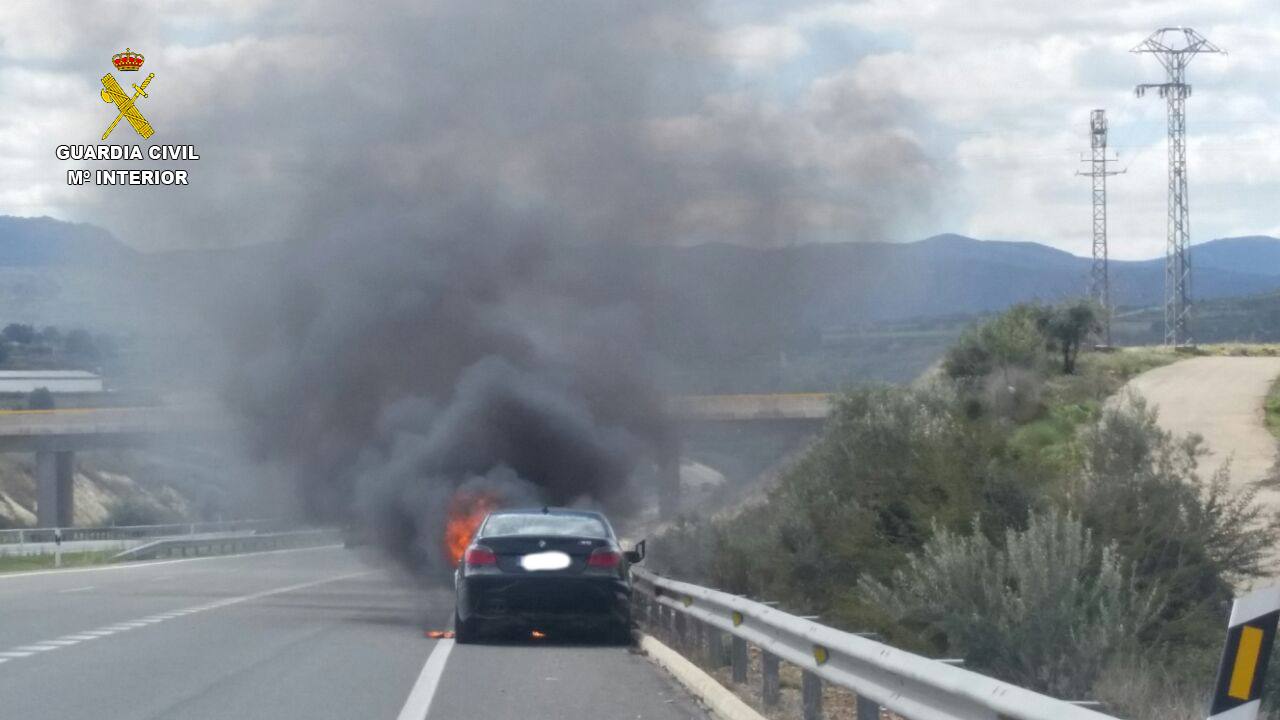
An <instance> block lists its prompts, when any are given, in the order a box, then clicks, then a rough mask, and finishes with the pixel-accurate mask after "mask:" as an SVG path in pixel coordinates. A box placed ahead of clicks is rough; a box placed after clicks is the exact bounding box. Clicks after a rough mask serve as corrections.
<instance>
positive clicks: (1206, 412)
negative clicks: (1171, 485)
mask: <svg viewBox="0 0 1280 720" xmlns="http://www.w3.org/2000/svg"><path fill="white" fill-rule="evenodd" d="M1277 376H1280V358H1272V357H1198V358H1190V359H1187V360H1183V361H1181V362H1176V363H1174V364H1172V365H1166V366H1164V367H1160V368H1156V369H1155V370H1151V371H1149V372H1145V373H1143V374H1141V375H1139V376H1138V377H1136V378H1134V379H1133V380H1132V381H1130V382H1129V385H1128V387H1129V388H1132V389H1133V390H1136V391H1137V392H1138V393H1140V394H1141V395H1142V396H1143V397H1145V398H1147V400H1148V401H1149V402H1150V403H1151V404H1152V405H1153V406H1155V407H1157V408H1158V409H1159V412H1160V425H1161V427H1163V428H1164V429H1166V430H1169V431H1171V432H1173V433H1175V434H1177V435H1183V434H1186V433H1189V432H1194V433H1199V434H1200V435H1202V436H1203V437H1204V439H1205V443H1206V444H1207V445H1208V448H1209V450H1210V452H1211V453H1212V454H1211V455H1210V456H1209V457H1208V458H1206V459H1205V461H1204V462H1203V463H1202V465H1201V468H1202V469H1204V470H1206V471H1212V470H1213V469H1214V468H1216V467H1217V466H1218V465H1220V464H1221V463H1222V462H1223V461H1224V460H1226V459H1227V458H1228V457H1230V458H1231V480H1232V484H1233V485H1236V486H1241V485H1244V484H1246V483H1250V482H1254V481H1256V480H1261V479H1262V478H1264V477H1266V475H1267V474H1268V471H1269V470H1270V469H1271V466H1272V464H1273V463H1275V460H1276V447H1277V446H1276V438H1275V437H1274V436H1272V435H1271V433H1270V432H1268V431H1267V428H1266V426H1265V425H1263V412H1262V403H1263V401H1264V399H1265V398H1266V395H1267V390H1268V389H1270V387H1271V382H1272V381H1273V380H1275V378H1276V377H1277ZM1267 494H1268V495H1269V498H1268V500H1269V502H1271V503H1272V504H1274V505H1276V506H1277V507H1280V493H1267Z"/></svg>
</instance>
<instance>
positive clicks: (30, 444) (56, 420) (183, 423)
mask: <svg viewBox="0 0 1280 720" xmlns="http://www.w3.org/2000/svg"><path fill="white" fill-rule="evenodd" d="M226 429H227V428H226V425H225V424H223V423H220V422H218V420H217V419H216V414H215V413H213V412H212V411H211V410H209V409H204V408H180V407H163V406H155V407H116V408H68V409H63V410H0V452H6V453H14V452H21V453H34V454H35V456H36V524H37V525H38V526H39V527H69V526H70V525H71V524H72V522H71V518H72V515H73V509H74V507H75V504H74V484H73V482H72V481H73V477H74V472H75V453H76V451H78V450H95V449H102V448H116V447H131V446H138V445H143V444H146V443H148V442H153V441H154V440H155V439H156V438H158V437H163V436H182V435H200V434H206V433H210V432H215V431H220V430H222V431H225V430H226Z"/></svg>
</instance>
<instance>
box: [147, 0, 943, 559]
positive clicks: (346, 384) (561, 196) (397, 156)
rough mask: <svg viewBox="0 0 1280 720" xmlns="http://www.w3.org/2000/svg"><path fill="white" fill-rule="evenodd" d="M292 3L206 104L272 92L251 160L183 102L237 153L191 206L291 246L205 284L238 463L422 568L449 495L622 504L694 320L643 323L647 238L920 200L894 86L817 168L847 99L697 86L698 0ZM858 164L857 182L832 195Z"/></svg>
mask: <svg viewBox="0 0 1280 720" xmlns="http://www.w3.org/2000/svg"><path fill="white" fill-rule="evenodd" d="M312 5H315V7H314V8H312V9H323V10H324V12H316V13H308V14H307V15H306V17H307V18H309V19H308V20H306V21H305V22H304V21H300V20H298V19H297V18H294V20H293V21H292V22H291V24H289V32H288V33H286V34H283V35H281V36H280V38H281V39H278V40H272V39H271V38H272V37H273V35H272V34H271V33H266V37H267V38H268V40H267V41H266V46H265V47H266V51H265V52H261V53H260V54H259V55H257V56H256V62H255V63H254V64H252V65H250V66H249V67H247V68H246V72H248V73H249V75H250V77H248V78H246V79H244V80H243V81H242V86H241V87H244V88H247V89H246V90H244V91H242V92H244V93H246V96H243V97H242V96H241V95H238V94H235V93H233V94H232V95H231V96H230V97H228V98H226V99H225V103H224V106H225V107H229V108H231V110H230V111H229V112H230V113H231V115H232V117H243V115H244V107H245V106H246V105H247V103H249V101H250V100H255V99H256V100H262V99H263V98H264V95H263V90H264V89H267V88H270V89H272V92H274V93H278V94H279V97H276V98H274V99H273V100H272V101H271V102H272V103H274V104H273V107H274V108H276V110H277V111H279V113H280V114H279V116H274V117H273V116H267V115H264V116H262V117H260V118H259V119H257V120H256V121H255V122H257V123H258V127H257V128H256V129H255V131H256V132H261V133H263V134H264V135H266V136H268V137H272V138H275V139H276V141H278V142H279V146H278V147H272V148H269V149H266V150H264V151H263V152H262V153H261V154H260V155H257V156H252V157H249V156H246V155H245V153H244V151H243V150H242V149H236V146H235V142H234V141H233V140H232V139H231V138H230V137H229V136H228V134H227V133H226V132H225V129H222V128H219V127H217V126H215V125H213V124H211V121H208V120H199V119H197V118H196V116H195V115H192V117H191V123H192V130H191V132H192V133H193V136H194V137H196V138H201V139H198V140H197V142H198V143H203V144H202V145H201V147H202V148H205V149H204V157H208V158H213V157H217V156H218V154H219V151H221V150H224V149H225V151H226V154H227V156H228V157H231V158H236V159H237V160H238V161H239V162H240V163H242V170H243V174H242V175H241V178H242V179H243V182H244V183H247V184H249V185H251V186H252V187H254V188H256V189H257V192H258V193H259V194H260V195H261V197H259V198H258V199H257V200H255V201H252V202H251V203H250V207H251V208H252V210H253V211H252V212H244V211H238V212H236V213H232V214H231V216H228V214H227V213H226V212H225V208H222V207H219V206H216V205H209V206H207V207H201V208H190V209H189V210H190V213H189V214H188V215H186V217H187V218H188V220H190V219H191V218H194V219H196V221H197V222H196V223H195V225H196V226H197V229H196V230H195V232H203V231H205V230H207V228H216V229H218V230H219V231H220V232H222V233H225V234H226V236H227V237H234V238H237V239H238V240H241V241H244V242H252V241H255V240H261V239H268V238H264V237H262V234H263V233H267V234H269V235H271V236H274V237H275V238H278V237H286V238H289V242H287V243H286V244H285V245H283V246H282V247H281V248H280V249H279V252H271V253H263V254H262V256H261V257H260V261H259V262H257V263H256V265H255V267H254V268H253V270H252V271H251V272H244V271H243V269H241V271H239V272H238V274H237V276H236V277H235V281H234V287H235V290H234V292H233V293H232V294H231V298H230V299H226V298H223V299H220V300H219V314H218V317H219V321H218V322H219V323H220V328H221V330H222V331H223V332H224V333H225V337H226V338H227V341H226V345H227V347H226V350H227V353H226V355H227V357H228V358H229V359H230V360H229V363H230V364H229V368H230V369H229V375H228V377H229V380H228V383H227V390H226V399H227V401H228V404H229V405H230V406H231V408H232V409H233V410H234V411H235V412H236V413H237V415H238V416H239V417H240V418H242V419H243V421H244V427H245V431H246V437H247V439H248V440H249V442H250V444H251V446H252V450H253V454H254V457H255V458H257V459H258V460H260V461H262V462H264V463H267V464H269V465H273V466H276V467H279V468H281V469H282V470H283V471H284V472H285V474H286V475H287V476H288V477H289V478H290V482H291V483H292V484H293V485H294V486H295V487H296V489H297V491H298V494H299V497H300V498H301V501H302V503H303V506H304V509H305V511H306V512H307V513H308V515H309V516H311V517H313V518H317V519H322V520H329V521H345V520H348V519H351V518H353V517H358V518H359V519H360V520H361V521H363V522H364V523H367V524H368V525H369V526H370V527H372V528H374V529H375V531H376V533H377V536H378V538H379V540H380V542H381V543H382V544H383V545H384V546H385V547H386V548H387V549H389V550H391V551H392V552H393V553H394V555H395V556H396V557H397V558H399V559H401V560H402V561H403V562H405V563H406V564H407V565H408V566H410V567H412V568H413V569H415V570H417V571H419V572H422V573H425V574H430V573H432V572H434V571H438V570H441V569H443V568H445V567H447V564H446V563H445V558H444V556H443V555H444V554H443V551H442V546H441V538H442V533H441V523H442V515H443V513H444V509H445V508H446V507H447V505H448V502H449V499H450V498H451V497H452V496H453V495H454V493H455V492H456V491H457V490H458V489H459V488H468V489H474V488H482V489H485V490H488V491H492V492H496V493H497V494H499V495H501V496H502V497H503V500H504V502H506V503H510V504H541V503H551V504H583V505H593V506H600V507H603V508H605V509H606V510H608V511H610V512H611V513H614V514H616V515H624V516H625V515H626V514H628V513H630V512H632V511H634V510H635V509H636V507H637V505H638V501H639V499H640V498H643V497H644V496H645V493H646V489H645V488H643V487H637V482H636V478H638V477H644V476H645V470H646V468H648V467H650V466H651V465H652V463H653V461H654V459H655V458H656V457H658V456H659V455H660V453H661V452H662V449H663V448H664V447H667V444H668V443H670V442H671V438H670V435H669V429H668V428H667V426H666V424H665V422H664V419H663V415H662V411H661V410H662V408H661V405H662V402H661V397H660V394H659V392H658V388H656V387H655V382H654V380H653V378H654V377H655V368H657V367H659V366H660V365H661V363H663V362H664V360H663V358H661V357H659V356H658V353H657V352H656V351H655V348H656V347H657V343H656V342H655V337H656V336H657V334H658V331H659V330H662V331H664V332H665V333H666V334H667V335H671V334H682V335H690V334H696V333H698V332H700V330H699V329H698V328H681V330H680V332H679V333H672V332H671V329H670V328H658V327H656V323H657V322H658V320H657V317H658V315H657V314H656V313H655V308H656V307H658V306H660V305H661V304H662V303H663V302H666V303H667V306H668V308H669V299H661V298H660V297H659V296H660V294H661V293H662V291H663V285H662V278H661V277H659V275H658V268H659V266H660V263H659V261H658V260H656V259H655V255H654V254H653V253H650V252H645V249H646V248H650V247H651V246H653V245H655V244H687V243H692V242H698V241H706V240H729V241H733V242H742V243H752V244H756V245H762V246H777V245H783V244H787V243H790V242H793V241H796V240H797V239H800V238H802V237H805V236H806V234H808V233H809V232H810V231H811V230H813V226H814V223H819V224H823V226H824V227H830V226H831V225H832V223H835V224H841V225H847V226H848V227H850V228H851V229H852V230H853V231H856V232H859V233H861V232H875V231H876V229H877V228H878V227H879V225H880V223H881V219H882V217H888V216H891V215H892V214H894V213H896V212H898V211H899V210H898V208H900V207H901V206H902V205H904V204H909V202H910V201H911V199H913V198H919V197H921V196H923V195H927V193H925V192H924V191H922V190H921V189H920V187H919V183H918V182H917V180H919V179H920V177H922V176H924V175H927V163H926V162H925V161H924V160H923V156H922V154H921V153H920V151H919V148H918V146H916V145H914V144H913V143H912V142H911V141H910V140H909V139H908V138H906V137H905V136H902V135H901V134H900V133H897V132H896V131H894V130H893V129H892V128H890V127H888V125H887V122H888V117H890V116H892V115H893V113H894V112H895V111H896V110H897V109H898V102H899V101H897V100H895V99H885V98H882V97H868V99H867V104H869V105H874V106H876V107H879V108H880V111H873V110H870V109H868V108H862V109H861V110H860V111H859V113H856V114H855V115H854V117H855V118H861V119H863V120H864V121H865V122H864V124H863V125H862V126H859V127H858V128H857V130H858V132H859V133H860V134H859V136H858V138H857V140H856V142H854V143H853V144H851V145H848V146H846V147H844V151H843V152H842V154H841V155H840V157H839V158H838V159H837V160H836V161H835V163H834V164H833V165H828V166H824V167H825V169H824V167H819V165H821V162H820V161H821V159H822V158H824V157H828V156H830V153H828V152H827V150H830V149H831V147H832V143H833V139H832V136H831V135H830V133H831V132H833V131H835V132H841V133H843V132H846V131H848V130H850V127H851V126H850V123H851V122H852V121H851V120H849V119H845V120H841V121H840V122H834V120H833V118H828V117H826V115H833V114H836V113H841V114H843V113H844V110H841V109H840V108H841V105H842V103H847V102H849V101H850V93H854V94H856V89H851V88H846V89H845V90H843V91H836V90H835V89H833V88H832V87H825V89H824V90H823V92H822V94H821V97H820V98H818V100H817V101H814V102H813V103H810V105H809V106H808V107H807V109H805V110H804V111H803V113H802V114H801V115H798V116H796V117H795V118H793V121H791V122H789V121H788V120H787V119H786V118H782V117H779V116H778V115H777V113H776V112H772V111H769V110H767V109H766V108H765V107H764V106H763V105H753V103H752V102H751V101H749V100H748V99H746V98H744V97H740V96H736V95H733V94H730V95H723V94H718V93H717V89H720V88H723V87H725V86H726V84H727V83H726V79H725V77H724V76H723V74H724V73H725V72H727V69H726V68H725V67H723V66H722V65H721V62H722V61H721V60H719V59H717V55H716V53H715V52H714V47H713V45H714V43H713V41H712V38H713V35H714V32H713V31H714V29H713V28H712V27H711V26H710V24H709V22H708V20H707V18H706V17H705V15H704V14H703V12H702V10H703V7H702V4H701V3H699V2H690V1H689V0H655V1H654V2H646V3H602V2H596V1H595V0H590V1H588V0H553V1H551V2H539V3H475V2H464V1H462V0H436V1H435V2H430V3H417V2H414V3H408V2H404V3H388V4H379V5H378V8H377V10H373V9H371V8H367V7H361V8H357V7H356V6H355V5H354V4H351V3H332V4H327V3H312ZM310 18H318V19H314V20H313V19H310ZM299 48H301V49H302V51H303V53H302V54H301V55H299V54H298V51H299ZM232 51H233V50H232V49H228V50H227V52H232ZM300 67H305V68H306V69H307V72H305V73H301V74H300V73H299V72H298V68H300ZM286 81H287V82H286ZM832 83H837V81H836V80H833V81H832ZM201 92H202V90H201V88H199V87H197V88H194V89H193V90H192V94H193V95H200V94H201ZM253 93H256V94H253ZM285 100H287V107H284V106H283V105H284V101H285ZM804 113H808V114H807V115H806V114H804ZM824 118H826V119H824ZM225 119H226V118H225V116H224V117H223V118H222V121H223V122H225ZM877 137H879V138H880V141H879V142H877V141H875V138H877ZM250 143H251V145H252V141H250ZM202 162H204V161H202ZM860 162H861V163H865V164H866V165H867V167H868V168H869V169H870V170H869V173H870V174H871V175H874V177H868V178H866V179H865V180H860V181H858V182H856V183H853V184H852V185H848V184H846V185H840V186H839V187H840V188H841V189H840V191H838V192H834V191H833V187H835V186H833V185H831V182H832V178H833V173H834V172H836V171H839V172H852V171H854V170H856V169H857V167H858V165H859V163H860ZM207 167H214V165H213V164H212V163H211V164H209V165H208V166H207ZM895 168H906V170H905V171H903V172H898V171H896V170H895ZM262 178H271V180H272V182H271V183H265V182H263V181H262ZM227 180H228V182H232V179H231V178H228V179H227ZM267 188H269V189H267ZM140 192H146V191H140ZM224 192H226V193H227V194H228V196H234V195H236V194H237V193H238V192H239V191H238V189H237V187H236V186H234V185H228V186H227V188H226V190H225V191H224ZM176 202H177V206H176V208H175V212H176V213H178V216H181V213H180V211H181V210H182V209H183V206H184V205H185V204H186V203H187V202H188V201H187V199H186V196H184V197H183V199H181V200H179V201H176ZM206 224H207V227H206ZM187 227H188V228H189V227H190V225H188V226H187ZM771 281H772V282H786V281H787V280H786V278H785V277H774V278H771ZM751 282H753V279H751V278H744V279H743V283H744V293H749V287H748V286H749V284H750V283H751ZM220 285H222V286H223V287H224V288H225V287H226V286H227V283H225V282H224V283H220ZM224 294H225V291H224ZM663 317H665V318H666V322H679V320H678V319H676V320H674V321H673V320H672V318H671V315H670V313H669V312H668V313H666V314H665V315H663Z"/></svg>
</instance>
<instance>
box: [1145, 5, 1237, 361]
mask: <svg viewBox="0 0 1280 720" xmlns="http://www.w3.org/2000/svg"><path fill="white" fill-rule="evenodd" d="M1131 52H1136V53H1151V54H1152V55H1155V56H1156V59H1157V60H1159V61H1160V64H1161V65H1163V66H1164V69H1165V71H1166V72H1168V75H1169V80H1168V82H1163V83H1145V84H1142V85H1139V86H1137V88H1136V92H1137V95H1138V97H1142V96H1143V95H1144V94H1146V91H1147V90H1149V89H1151V88H1156V89H1157V90H1159V92H1160V97H1162V98H1165V99H1166V100H1168V102H1169V217H1168V230H1169V239H1168V245H1167V248H1166V251H1165V262H1164V342H1165V344H1166V345H1175V346H1177V345H1191V344H1192V336H1191V219H1190V216H1189V213H1188V210H1187V116H1186V103H1187V98H1188V97H1190V96H1191V86H1190V85H1188V84H1187V83H1186V73H1187V65H1188V64H1189V63H1190V62H1191V60H1192V58H1194V57H1195V56H1196V55H1198V54H1200V53H1222V52H1223V51H1222V50H1221V49H1220V48H1218V47H1217V46H1216V45H1214V44H1213V43H1211V42H1209V41H1208V40H1206V39H1205V38H1204V36H1202V35H1200V33H1197V32H1196V31H1195V30H1192V29H1191V28H1181V27H1178V28H1161V29H1159V30H1157V31H1155V32H1154V33H1152V34H1151V36H1150V37H1148V38H1147V39H1146V40H1143V41H1142V43H1140V44H1139V45H1138V46H1137V47H1135V48H1134V49H1133V50H1132V51H1131ZM1224 54H1225V53H1224Z"/></svg>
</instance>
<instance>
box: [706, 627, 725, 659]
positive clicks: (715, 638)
mask: <svg viewBox="0 0 1280 720" xmlns="http://www.w3.org/2000/svg"><path fill="white" fill-rule="evenodd" d="M724 638H725V634H724V632H723V631H721V630H716V629H715V628H712V629H711V638H710V642H708V644H707V659H708V661H709V662H710V663H711V667H713V668H722V667H724V666H726V665H728V664H729V652H728V651H727V650H726V649H725V646H724Z"/></svg>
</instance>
